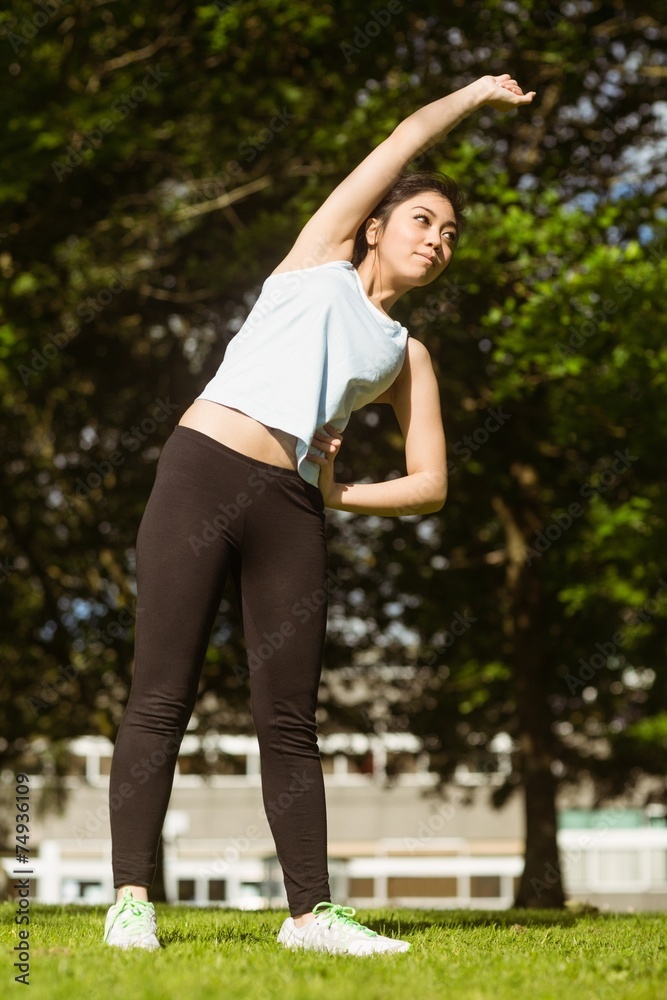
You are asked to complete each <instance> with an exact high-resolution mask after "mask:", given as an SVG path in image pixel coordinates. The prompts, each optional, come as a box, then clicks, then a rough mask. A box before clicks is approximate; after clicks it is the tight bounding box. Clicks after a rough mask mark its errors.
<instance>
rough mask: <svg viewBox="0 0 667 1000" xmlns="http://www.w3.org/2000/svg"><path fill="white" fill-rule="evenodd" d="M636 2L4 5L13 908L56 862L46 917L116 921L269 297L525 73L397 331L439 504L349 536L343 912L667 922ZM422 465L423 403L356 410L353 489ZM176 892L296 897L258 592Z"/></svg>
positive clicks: (324, 688)
mask: <svg viewBox="0 0 667 1000" xmlns="http://www.w3.org/2000/svg"><path fill="white" fill-rule="evenodd" d="M641 11H642V12H641V13H640V12H639V10H638V9H635V5H627V4H620V3H617V2H611V0H610V2H607V0H575V2H571V3H568V2H565V3H560V4H559V3H554V4H553V5H552V6H551V7H549V6H547V5H546V4H544V3H537V2H533V0H491V2H485V3H482V2H479V0H465V3H464V2H463V0H454V2H449V3H447V4H442V3H436V2H433V3H429V2H417V0H415V2H402V3H401V2H399V0H389V2H387V0H377V2H376V3H374V4H372V5H368V6H365V5H359V4H358V3H352V2H347V0H343V2H337V3H335V4H333V3H327V2H323V3H310V2H301V0H236V2H222V0H216V2H215V3H184V2H181V0H161V2H160V3H157V2H155V0H145V2H143V3H142V4H140V5H138V6H137V5H136V4H134V3H129V2H126V0H116V2H113V3H111V2H104V0H84V2H64V0H37V2H35V3H33V2H22V0H15V2H13V3H12V5H11V8H10V9H9V10H4V11H2V12H1V13H0V73H1V74H2V80H3V81H4V91H5V114H4V127H3V129H2V132H1V133H0V201H1V208H0V288H1V289H2V292H1V296H2V297H1V301H0V309H1V310H2V316H1V318H0V394H1V399H2V420H3V425H4V426H3V433H2V436H1V438H0V469H1V476H2V485H1V489H2V494H1V507H0V601H1V606H2V619H1V621H0V662H1V665H2V666H1V676H0V720H1V726H0V769H1V773H2V783H1V785H0V796H1V797H2V802H3V807H2V816H3V820H2V829H1V830H0V840H1V843H0V846H1V848H2V856H3V860H2V865H3V870H4V872H5V876H6V883H7V884H6V885H5V888H4V892H5V893H11V891H12V890H11V888H10V885H11V872H12V871H13V870H14V868H15V867H16V864H17V860H16V859H17V848H18V854H21V852H22V851H23V849H24V848H28V850H29V852H30V853H29V855H28V854H25V853H24V855H23V856H24V857H28V856H29V859H30V862H31V864H32V866H33V870H34V876H33V877H34V882H33V887H34V892H35V895H36V897H37V898H38V899H41V900H43V901H46V902H59V901H81V902H106V901H111V900H112V898H113V887H112V882H111V867H110V841H109V809H110V808H122V806H123V803H122V802H117V803H111V804H110V803H109V802H108V774H109V764H110V759H111V752H112V748H113V741H114V738H115V734H116V732H117V728H118V725H119V723H120V719H121V716H122V712H123V708H124V705H125V703H126V700H127V696H128V692H129V687H130V682H131V677H132V663H133V624H134V612H135V596H136V590H135V577H134V567H135V563H134V559H135V541H136V534H137V530H138V526H139V522H140V520H141V516H142V513H143V509H144V507H145V504H146V502H147V500H148V496H149V494H150V490H151V487H152V484H153V480H154V477H155V467H156V462H157V459H158V457H159V455H160V451H161V447H162V445H163V444H164V442H165V440H166V439H167V437H168V436H169V435H170V434H171V432H172V430H173V428H174V426H175V425H176V424H177V422H178V420H179V418H180V416H181V414H182V413H183V412H184V411H185V409H187V407H188V406H189V405H190V403H191V402H192V400H193V399H194V398H195V396H197V395H198V394H199V392H200V391H201V390H202V389H203V387H204V385H205V384H206V382H207V381H208V380H209V379H210V377H211V376H212V375H213V373H214V372H215V370H216V369H217V367H218V365H219V364H220V362H221V360H222V357H223V355H224V351H225V348H226V346H227V344H228V343H229V341H230V339H231V338H232V337H233V336H234V334H235V333H236V332H237V331H238V329H239V328H240V326H241V324H242V323H243V320H244V319H245V317H246V315H247V314H248V312H249V310H250V308H251V307H252V304H253V303H254V301H255V300H256V298H257V296H258V294H259V291H260V289H261V286H262V283H263V281H264V278H265V277H266V276H267V275H268V274H269V273H270V272H271V271H272V270H273V268H274V267H275V266H276V265H277V264H278V263H279V261H280V260H281V259H282V258H283V257H284V256H285V255H286V254H287V252H288V251H289V249H290V247H291V245H292V243H293V241H294V240H295V238H296V236H297V235H298V232H299V230H300V229H301V227H302V226H303V224H304V223H305V222H306V221H307V219H308V218H309V217H310V216H311V215H312V214H313V212H314V211H315V210H316V209H317V207H318V206H319V205H320V204H321V203H322V201H323V200H324V199H325V198H326V197H327V195H328V194H329V193H330V191H331V190H332V189H333V188H334V187H335V185H336V184H337V183H339V182H340V181H341V180H342V179H343V178H344V177H345V176H346V175H347V174H348V173H349V172H350V171H351V170H352V169H353V168H354V167H355V166H356V165H357V164H358V163H359V162H360V161H361V160H362V159H363V158H364V157H365V156H366V155H367V154H368V153H369V152H370V150H371V149H372V148H374V147H375V146H376V145H377V144H378V143H379V142H381V141H382V140H383V139H384V138H386V136H387V135H388V134H389V133H390V132H391V131H392V130H393V129H394V128H395V126H396V125H397V124H398V123H399V122H400V121H401V120H402V119H403V118H405V117H406V116H407V115H409V114H411V113H412V112H413V111H414V110H416V109H417V108H418V107H421V106H423V105H425V104H427V103H429V102H431V101H433V100H436V99H438V98H440V97H442V96H443V95H445V94H447V93H450V92H451V91H453V90H456V89H458V88H459V87H462V86H465V85H466V84H468V83H470V82H471V81H473V80H474V79H476V78H478V77H480V76H483V75H485V74H489V73H491V74H493V75H500V74H501V73H505V72H509V73H511V75H512V76H513V77H514V78H515V79H516V80H517V81H518V82H519V84H520V85H521V86H522V88H523V89H524V91H529V90H535V91H536V92H537V96H536V97H535V98H534V100H533V102H532V104H531V105H530V106H526V107H522V108H519V109H517V110H516V111H512V112H509V113H507V114H499V113H498V112H495V111H493V110H491V109H482V110H481V111H478V112H476V113H475V114H473V115H472V116H470V117H469V118H467V119H466V120H465V121H464V122H462V123H461V124H460V125H459V126H458V127H457V128H456V129H455V130H453V131H452V132H451V133H450V134H449V135H448V136H447V137H446V139H445V140H443V141H442V142H441V143H440V144H438V145H436V146H434V147H433V148H432V149H431V150H429V151H428V152H426V153H424V154H423V155H421V156H420V157H419V158H418V160H416V161H415V166H417V167H421V168H424V169H440V170H442V171H444V172H445V173H447V174H449V175H450V176H452V177H454V178H455V179H456V180H457V181H458V182H459V183H460V184H461V186H462V187H463V188H464V190H465V193H466V197H467V202H468V209H467V212H468V219H469V225H468V228H467V230H466V233H465V235H464V237H463V238H462V240H461V243H460V246H459V248H458V249H457V251H456V254H455V258H454V260H453V263H452V265H451V267H450V268H449V270H448V272H447V273H446V275H445V276H443V278H441V279H440V281H439V282H437V283H436V284H435V285H434V286H432V287H429V288H428V289H424V290H416V291H414V292H412V293H410V294H409V295H407V296H405V297H404V298H403V299H401V301H400V302H399V303H398V304H397V306H396V309H395V316H396V318H398V319H400V320H401V322H403V323H404V324H405V325H406V326H407V327H408V329H409V330H410V332H411V334H412V335H413V336H416V337H417V338H418V339H420V340H422V341H423V342H424V343H425V344H426V345H427V347H428V349H429V351H430V352H431V355H432V358H433V362H434V366H435V368H436V372H437V374H438V379H439V384H440V386H441V392H442V408H443V415H444V422H445V430H446V435H447V441H448V458H449V495H448V499H447V503H446V505H445V507H444V508H443V509H442V510H441V511H440V512H438V513H437V514H432V515H428V516H416V515H415V516H409V517H397V518H389V517H364V516H359V515H351V514H347V513H344V512H338V511H328V512H327V538H328V544H329V551H330V565H331V572H330V574H329V631H328V641H327V649H326V653H325V662H324V672H323V678H322V684H321V689H320V709H319V715H318V718H319V731H320V747H321V751H322V759H323V767H324V771H325V780H326V783H327V795H328V803H329V817H330V819H329V837H330V871H331V876H332V889H333V890H334V891H335V892H337V893H340V894H341V897H342V895H343V894H345V895H346V896H347V898H348V899H349V901H350V903H351V904H352V905H356V906H380V905H386V904H391V905H409V906H428V907H442V908H446V907H454V906H456V907H468V906H471V907H472V906H484V907H497V908H503V907H507V906H510V905H512V904H516V905H518V906H523V907H553V908H560V907H563V906H565V905H569V906H586V905H588V906H597V907H599V908H607V909H609V908H611V909H617V910H627V909H629V908H635V909H654V910H655V909H667V789H666V782H665V774H666V772H667V767H666V765H667V673H666V671H665V650H666V640H667V562H666V559H665V552H666V551H667V525H666V515H667V511H666V506H665V492H664V484H665V478H666V475H665V474H666V472H667V469H666V459H665V455H666V454H667V448H666V444H667V398H666V395H665V385H666V382H667V350H666V348H665V333H666V331H667V323H666V319H667V308H666V302H665V285H666V279H667V262H666V258H665V247H666V244H665V237H666V235H667V233H666V229H667V204H666V201H667V193H666V192H667V188H666V183H665V182H666V178H665V160H666V153H667V46H666V45H665V41H666V37H667V29H666V28H665V14H666V13H667V10H666V5H665V3H664V2H662V0H661V2H658V0H654V2H653V3H648V4H644V5H641ZM404 474H405V465H404V452H403V442H402V438H401V435H400V432H399V428H398V424H397V422H396V420H395V417H394V415H393V411H392V410H391V409H390V408H389V407H386V406H380V405H378V406H372V405H371V406H367V407H365V408H364V409H363V410H361V411H358V412H356V413H355V414H353V417H352V419H351V421H350V424H349V426H348V432H347V433H346V437H345V444H344V446H343V449H342V451H341V452H340V455H339V458H338V460H337V464H336V475H337V478H338V479H339V480H340V481H342V482H352V481H354V482H373V481H378V480H383V479H387V478H391V477H394V476H400V475H404ZM150 766H151V764H150V762H138V769H137V784H136V786H135V787H133V788H131V789H130V790H129V791H128V798H129V797H132V796H133V795H134V794H137V795H140V794H141V784H142V783H143V782H145V781H146V780H148V777H149V772H150ZM17 775H18V776H23V777H19V779H18V784H17ZM24 786H26V787H28V789H29V793H27V795H28V798H27V799H26V800H27V801H28V800H29V804H30V810H29V818H30V822H29V824H27V823H26V824H25V825H26V827H29V830H23V828H22V827H20V826H18V827H17V825H16V823H15V821H14V815H13V814H14V812H15V810H14V800H15V797H16V789H17V787H20V788H23V787H24ZM294 794H295V795H297V794H298V789H295V791H294ZM288 807H289V803H277V804H276V808H288ZM17 836H18V837H19V838H20V842H19V843H18V844H17ZM161 862H162V863H161V867H160V876H159V879H158V883H157V884H156V886H155V887H154V890H155V891H154V898H157V899H159V898H166V899H169V900H170V901H172V902H176V901H182V902H185V903H193V902H194V903H197V904H200V905H222V906H225V905H229V906H243V907H249V908H261V907H264V906H269V905H274V904H275V905H285V897H284V893H283V887H282V878H281V873H280V870H279V868H278V867H277V863H276V858H275V854H274V853H273V842H272V840H271V838H270V834H269V827H268V823H267V822H266V817H265V814H264V811H263V808H262V802H261V792H260V785H259V760H258V755H257V743H256V740H255V737H254V729H253V723H252V719H251V716H250V712H249V684H248V668H247V662H246V659H245V650H244V645H243V637H242V634H241V630H240V622H239V617H238V614H237V608H236V604H235V600H234V595H233V590H232V587H231V581H230V585H229V592H228V593H227V594H226V597H225V600H223V602H222V604H221V607H220V612H219V616H218V620H217V622H216V626H215V629H214V632H213V635H212V637H211V644H210V647H209V650H208V653H207V657H206V663H205V666H204V670H203V672H202V678H201V686H200V692H199V697H198V701H197V706H196V709H195V712H194V715H193V718H192V721H191V726H190V729H189V731H188V734H187V735H186V738H185V740H184V743H183V747H182V751H181V756H180V758H179V763H178V767H177V776H176V780H175V784H174V792H173V795H172V803H171V807H170V811H169V814H168V816H167V822H166V825H165V829H164V833H163V838H162V846H161ZM18 864H19V865H21V864H23V862H20V861H19V862H18Z"/></svg>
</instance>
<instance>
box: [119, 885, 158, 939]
mask: <svg viewBox="0 0 667 1000" xmlns="http://www.w3.org/2000/svg"><path fill="white" fill-rule="evenodd" d="M152 912H153V904H152V903H144V902H143V900H141V899H135V898H134V896H132V895H130V893H129V892H128V893H126V894H125V895H124V896H123V899H122V904H121V907H120V909H119V911H118V913H117V914H116V919H117V920H120V923H121V925H122V926H123V927H125V928H127V930H131V931H146V932H147V931H149V930H150V929H151V927H150V917H151V913H152Z"/></svg>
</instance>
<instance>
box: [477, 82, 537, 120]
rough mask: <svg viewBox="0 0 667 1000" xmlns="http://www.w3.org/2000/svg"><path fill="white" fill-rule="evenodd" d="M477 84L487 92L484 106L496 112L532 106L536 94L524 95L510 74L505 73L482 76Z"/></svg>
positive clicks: (533, 92) (532, 91) (530, 92)
mask: <svg viewBox="0 0 667 1000" xmlns="http://www.w3.org/2000/svg"><path fill="white" fill-rule="evenodd" d="M477 82H478V84H480V85H483V86H484V88H485V91H486V94H485V96H484V104H486V105H488V106H489V107H490V108H495V110H496V111H511V109H512V108H516V107H517V105H519V104H530V103H531V101H532V99H533V98H534V97H535V93H536V91H534V90H531V91H529V93H527V94H524V92H523V90H522V89H521V87H520V86H519V84H518V83H517V82H516V80H513V79H512V78H511V76H510V75H509V73H503V74H502V75H501V76H482V77H480V78H479V80H478V81H477Z"/></svg>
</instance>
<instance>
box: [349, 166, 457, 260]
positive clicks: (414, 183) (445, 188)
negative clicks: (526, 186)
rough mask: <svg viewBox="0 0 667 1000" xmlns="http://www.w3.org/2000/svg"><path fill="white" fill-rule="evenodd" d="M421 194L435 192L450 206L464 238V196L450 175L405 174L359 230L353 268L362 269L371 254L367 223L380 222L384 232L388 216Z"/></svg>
mask: <svg viewBox="0 0 667 1000" xmlns="http://www.w3.org/2000/svg"><path fill="white" fill-rule="evenodd" d="M422 191H436V192H437V193H438V194H441V195H442V196H443V197H444V198H447V199H448V200H449V201H450V202H451V205H452V208H453V209H454V219H455V221H456V224H457V226H458V230H459V236H460V235H461V233H462V232H463V230H464V228H465V226H466V221H467V220H466V217H465V215H464V207H465V196H464V194H463V191H462V190H461V188H460V187H459V186H458V184H457V183H456V181H455V180H452V178H451V177H448V176H447V174H442V173H440V172H439V171H437V170H415V171H412V172H409V171H406V172H405V173H404V174H403V175H402V176H401V177H399V179H398V180H397V181H396V183H395V184H394V186H393V187H392V188H390V190H389V191H388V192H387V194H386V195H385V196H384V198H383V199H382V200H381V201H380V202H378V204H377V205H376V206H375V208H374V209H373V211H372V212H370V213H369V214H368V216H367V217H366V218H365V219H364V221H363V222H362V224H361V225H360V226H359V229H358V230H357V235H356V236H355V238H354V250H353V251H352V264H354V266H355V267H359V265H360V264H361V262H362V260H363V259H364V258H365V257H366V254H367V253H368V243H367V241H366V223H367V222H368V220H369V219H380V226H379V228H380V231H381V230H382V229H384V227H385V226H386V224H387V222H388V221H389V216H390V215H391V213H392V212H393V211H394V209H395V208H396V206H397V205H400V204H402V203H403V202H404V201H407V200H408V198H412V196H413V195H416V194H420V193H421V192H422ZM457 243H458V240H457Z"/></svg>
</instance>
